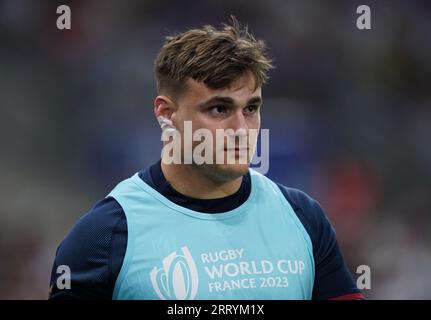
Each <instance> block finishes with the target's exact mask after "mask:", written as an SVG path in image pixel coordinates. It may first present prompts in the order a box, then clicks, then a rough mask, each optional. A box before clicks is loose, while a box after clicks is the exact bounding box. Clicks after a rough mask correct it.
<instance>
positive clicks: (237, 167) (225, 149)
mask: <svg viewBox="0 0 431 320" xmlns="http://www.w3.org/2000/svg"><path fill="white" fill-rule="evenodd" d="M254 87H255V79H254V77H253V75H252V74H251V73H250V72H247V73H244V75H242V76H241V77H239V78H238V79H237V80H236V81H234V83H232V84H231V85H230V87H229V88H223V89H210V88H208V87H207V86H206V85H205V84H203V83H202V82H196V81H194V80H192V79H188V80H187V89H186V91H185V92H184V93H183V94H182V95H181V98H179V99H178V101H177V102H176V103H177V106H178V108H177V110H176V111H175V112H174V113H173V114H172V118H171V119H172V121H173V122H174V124H175V125H176V127H177V129H178V130H179V131H180V132H181V135H182V136H183V134H184V121H192V126H193V132H195V131H196V130H198V129H201V128H206V129H208V130H209V131H211V133H212V137H213V148H214V154H213V164H200V165H199V164H196V163H195V162H194V164H193V166H194V167H195V168H196V169H197V170H201V171H202V173H203V174H205V175H209V176H211V177H212V178H214V179H216V180H219V181H220V180H222V181H223V180H224V181H229V180H233V179H236V178H239V177H241V176H242V175H244V174H245V173H247V170H248V167H249V163H250V161H251V158H250V155H253V152H254V150H255V147H256V139H255V138H253V137H252V136H250V132H252V131H254V132H258V130H259V129H260V106H261V103H262V90H261V88H257V89H256V90H255V88H254ZM216 129H224V130H226V129H232V130H233V131H236V132H237V133H239V134H241V133H242V134H244V133H245V135H246V136H247V139H243V140H242V141H243V142H244V141H246V143H245V144H244V143H242V144H240V143H239V140H240V139H239V138H238V137H237V138H235V137H232V138H225V139H223V140H224V141H223V142H222V143H219V145H218V146H217V144H216V136H217V135H216ZM250 129H254V130H252V131H250ZM237 130H239V131H237ZM227 139H231V141H232V142H233V148H232V147H229V146H228V144H227ZM200 143H201V142H200V141H197V142H194V143H193V149H194V148H195V147H196V146H197V145H199V144H200ZM183 148H184V144H183ZM232 149H233V150H232ZM241 150H242V151H241ZM250 150H251V151H250ZM220 153H222V155H221V154H220ZM228 153H229V154H230V156H231V157H233V159H234V164H229V163H227V156H228ZM217 155H218V157H219V159H220V158H222V159H223V163H221V164H220V163H216V161H217V159H216V157H217ZM244 155H245V156H244ZM240 159H241V160H242V161H240ZM218 162H220V161H218Z"/></svg>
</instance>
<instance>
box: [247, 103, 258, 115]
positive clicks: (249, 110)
mask: <svg viewBox="0 0 431 320" xmlns="http://www.w3.org/2000/svg"><path fill="white" fill-rule="evenodd" d="M257 109H259V106H258V105H254V104H253V105H249V106H247V107H245V112H246V113H254V112H256V111H257Z"/></svg>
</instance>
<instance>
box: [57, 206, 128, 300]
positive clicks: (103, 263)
mask: <svg viewBox="0 0 431 320" xmlns="http://www.w3.org/2000/svg"><path fill="white" fill-rule="evenodd" d="M126 247H127V221H126V216H125V214H124V211H123V210H122V208H121V206H120V205H119V204H118V202H117V201H115V200H114V199H113V198H105V199H104V200H102V201H100V202H98V203H97V204H96V205H95V206H94V208H93V209H92V210H90V212H88V213H87V214H85V215H84V216H83V217H82V218H81V219H80V220H79V221H78V222H77V223H76V225H75V226H74V227H73V228H72V230H71V231H70V232H69V234H68V235H67V236H66V238H65V239H64V240H63V241H62V243H61V244H60V246H59V247H58V249H57V253H56V257H55V260H54V264H53V268H52V273H51V283H50V293H49V299H52V300H55V299H111V298H112V293H113V290H114V286H115V281H116V279H117V276H118V274H119V272H120V269H121V266H122V264H123V260H124V255H125V252H126ZM60 265H66V266H68V267H69V268H70V271H71V285H70V289H59V288H58V287H57V279H58V277H59V276H61V273H60V274H58V273H57V268H58V266H60Z"/></svg>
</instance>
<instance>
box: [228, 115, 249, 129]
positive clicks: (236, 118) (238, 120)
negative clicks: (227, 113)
mask: <svg viewBox="0 0 431 320" xmlns="http://www.w3.org/2000/svg"><path fill="white" fill-rule="evenodd" d="M229 128H231V129H233V130H234V131H237V130H240V129H243V130H248V124H247V121H246V119H245V117H244V114H243V112H242V110H238V111H236V112H235V113H234V114H233V115H232V117H231V118H230V121H229Z"/></svg>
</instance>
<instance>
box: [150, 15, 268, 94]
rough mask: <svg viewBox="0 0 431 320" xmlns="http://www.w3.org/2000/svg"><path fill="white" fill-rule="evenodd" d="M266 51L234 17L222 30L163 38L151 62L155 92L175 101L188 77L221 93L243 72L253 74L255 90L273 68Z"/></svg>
mask: <svg viewBox="0 0 431 320" xmlns="http://www.w3.org/2000/svg"><path fill="white" fill-rule="evenodd" d="M265 50H266V46H265V42H264V41H262V40H256V39H255V38H254V37H253V35H251V34H250V33H249V31H248V28H247V27H246V26H241V25H240V23H239V22H238V21H237V20H236V18H235V17H233V16H231V24H230V25H228V24H223V29H221V30H217V29H215V28H214V27H213V26H210V25H206V26H204V27H202V28H200V29H191V30H188V31H186V32H184V33H181V34H178V35H176V36H169V37H166V41H165V43H164V45H163V47H162V49H161V50H160V52H159V54H158V55H157V58H156V60H155V62H154V64H155V74H156V81H157V90H158V92H159V93H167V94H170V95H172V97H175V96H177V95H178V94H181V93H182V92H183V90H184V89H185V86H186V85H185V80H186V78H187V77H191V78H192V79H194V80H196V81H202V82H203V83H204V84H205V85H206V86H208V87H210V88H212V89H221V88H225V87H228V86H229V85H230V84H231V83H232V82H233V81H234V80H236V79H237V78H238V77H240V76H241V75H242V74H243V73H244V72H246V71H251V73H252V74H253V76H254V78H255V86H256V87H255V89H256V88H258V87H261V86H262V85H263V84H264V83H265V82H266V80H267V79H268V75H267V72H268V70H269V69H271V68H273V66H272V64H271V60H270V59H269V58H268V57H267V56H266V53H265Z"/></svg>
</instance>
